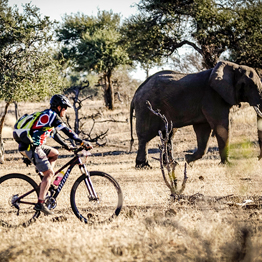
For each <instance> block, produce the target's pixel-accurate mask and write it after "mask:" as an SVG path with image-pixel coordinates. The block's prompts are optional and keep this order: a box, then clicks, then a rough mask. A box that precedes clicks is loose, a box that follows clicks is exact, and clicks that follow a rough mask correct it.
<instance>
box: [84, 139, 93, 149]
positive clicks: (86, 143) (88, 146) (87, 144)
mask: <svg viewBox="0 0 262 262" xmlns="http://www.w3.org/2000/svg"><path fill="white" fill-rule="evenodd" d="M81 146H84V147H85V149H86V150H91V149H92V148H93V146H92V144H91V143H90V142H88V141H83V142H82V143H81Z"/></svg>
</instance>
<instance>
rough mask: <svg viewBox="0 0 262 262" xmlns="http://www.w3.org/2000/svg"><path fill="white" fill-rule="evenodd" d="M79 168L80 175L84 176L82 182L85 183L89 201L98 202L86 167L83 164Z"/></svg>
mask: <svg viewBox="0 0 262 262" xmlns="http://www.w3.org/2000/svg"><path fill="white" fill-rule="evenodd" d="M79 168H80V170H81V172H82V174H85V175H86V178H85V180H84V181H85V184H86V187H87V190H88V193H89V200H91V201H98V202H99V197H98V196H97V194H96V191H95V189H94V187H93V183H92V181H91V178H90V174H89V172H88V170H87V168H86V166H85V165H84V164H83V165H81V166H79Z"/></svg>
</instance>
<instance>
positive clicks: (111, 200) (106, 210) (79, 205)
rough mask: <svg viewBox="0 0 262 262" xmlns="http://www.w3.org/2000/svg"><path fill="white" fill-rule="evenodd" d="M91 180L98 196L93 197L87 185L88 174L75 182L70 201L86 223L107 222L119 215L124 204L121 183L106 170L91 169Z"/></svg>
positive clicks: (75, 211)
mask: <svg viewBox="0 0 262 262" xmlns="http://www.w3.org/2000/svg"><path fill="white" fill-rule="evenodd" d="M90 176H91V181H92V184H93V187H94V190H95V192H96V194H97V196H98V198H97V199H93V198H92V197H91V196H90V194H89V191H88V189H87V185H86V182H87V181H86V179H87V178H86V175H85V174H84V175H82V176H80V177H79V178H78V179H77V180H76V181H75V183H74V185H73V187H72V190H71V195H70V201H71V207H72V209H73V211H74V213H75V215H76V216H77V217H78V218H79V219H80V220H81V221H82V222H84V223H88V224H89V223H106V222H110V221H111V220H112V219H113V218H115V217H116V216H118V215H119V213H120V211H121V208H122V205H123V194H122V191H121V188H120V186H119V184H118V183H117V182H116V180H115V179H114V178H113V177H111V176H110V175H108V174H106V173H104V172H98V171H91V172H90Z"/></svg>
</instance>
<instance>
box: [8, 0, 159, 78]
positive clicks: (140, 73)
mask: <svg viewBox="0 0 262 262" xmlns="http://www.w3.org/2000/svg"><path fill="white" fill-rule="evenodd" d="M30 2H31V4H32V5H34V6H37V7H38V8H39V9H40V13H41V14H42V15H43V16H49V17H50V19H51V20H57V21H62V17H63V16H64V15H65V14H67V15H70V14H76V13H77V12H80V13H83V14H85V15H89V16H91V15H92V16H96V15H97V12H98V10H101V11H103V10H106V11H110V10H112V11H113V12H114V13H119V14H120V15H121V18H122V19H124V18H128V17H130V16H131V15H135V14H136V13H137V8H136V6H135V4H138V3H139V2H140V0H89V1H88V0H31V1H30V0H9V1H8V5H9V6H13V5H17V7H18V8H19V9H20V10H21V12H22V10H23V9H22V4H25V3H30ZM157 71H160V69H158V68H153V69H152V70H151V71H150V74H153V73H155V72H157ZM131 76H132V77H133V78H135V79H139V80H145V78H146V73H145V71H144V70H142V69H141V68H140V67H139V66H138V67H137V69H136V70H134V71H133V72H132V73H131Z"/></svg>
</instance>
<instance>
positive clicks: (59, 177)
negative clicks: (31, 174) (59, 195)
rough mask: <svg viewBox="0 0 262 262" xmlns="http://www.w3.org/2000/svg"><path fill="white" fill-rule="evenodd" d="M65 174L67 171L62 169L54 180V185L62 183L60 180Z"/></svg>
mask: <svg viewBox="0 0 262 262" xmlns="http://www.w3.org/2000/svg"><path fill="white" fill-rule="evenodd" d="M64 175H65V172H64V171H60V172H59V173H58V175H57V177H56V178H55V180H54V183H53V184H54V185H55V186H58V185H59V184H60V181H61V180H62V178H63V176H64Z"/></svg>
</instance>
